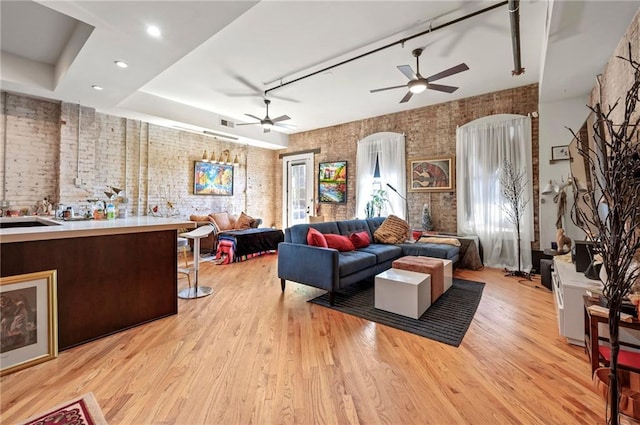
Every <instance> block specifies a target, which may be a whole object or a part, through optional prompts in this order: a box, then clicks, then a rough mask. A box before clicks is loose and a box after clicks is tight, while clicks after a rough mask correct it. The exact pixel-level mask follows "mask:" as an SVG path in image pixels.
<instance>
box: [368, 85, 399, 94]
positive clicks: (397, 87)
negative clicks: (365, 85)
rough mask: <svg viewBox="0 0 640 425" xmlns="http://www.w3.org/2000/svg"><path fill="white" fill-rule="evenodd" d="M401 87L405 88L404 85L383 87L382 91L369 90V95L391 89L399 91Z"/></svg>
mask: <svg viewBox="0 0 640 425" xmlns="http://www.w3.org/2000/svg"><path fill="white" fill-rule="evenodd" d="M402 87H407V85H406V84H403V85H401V86H393V87H385V88H383V89H373V90H369V92H370V93H378V92H379V91H385V90H392V89H399V88H402Z"/></svg>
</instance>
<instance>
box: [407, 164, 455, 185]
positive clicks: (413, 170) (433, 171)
mask: <svg viewBox="0 0 640 425" xmlns="http://www.w3.org/2000/svg"><path fill="white" fill-rule="evenodd" d="M455 172H456V170H455V157H454V156H447V157H440V158H419V159H410V160H409V173H410V175H409V179H410V180H409V192H453V190H454V188H455Z"/></svg>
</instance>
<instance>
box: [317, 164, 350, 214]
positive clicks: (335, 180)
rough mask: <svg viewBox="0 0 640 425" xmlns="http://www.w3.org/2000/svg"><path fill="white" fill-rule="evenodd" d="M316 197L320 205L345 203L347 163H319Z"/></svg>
mask: <svg viewBox="0 0 640 425" xmlns="http://www.w3.org/2000/svg"><path fill="white" fill-rule="evenodd" d="M318 197H319V198H320V202H322V203H331V204H344V203H346V202H347V161H335V162H321V163H320V173H319V174H318Z"/></svg>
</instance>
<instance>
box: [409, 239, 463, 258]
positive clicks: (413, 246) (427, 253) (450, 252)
mask: <svg viewBox="0 0 640 425" xmlns="http://www.w3.org/2000/svg"><path fill="white" fill-rule="evenodd" d="M398 246H399V247H400V248H402V253H403V254H404V255H418V256H419V255H421V256H424V257H433V258H442V259H444V260H451V261H453V262H454V263H455V262H456V261H458V254H459V253H460V248H459V247H457V246H452V245H446V244H435V243H420V242H415V243H403V244H399V245H398Z"/></svg>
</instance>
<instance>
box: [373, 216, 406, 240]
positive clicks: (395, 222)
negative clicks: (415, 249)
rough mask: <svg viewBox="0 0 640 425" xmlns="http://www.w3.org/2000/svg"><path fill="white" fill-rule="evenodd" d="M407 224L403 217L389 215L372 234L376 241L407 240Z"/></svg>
mask: <svg viewBox="0 0 640 425" xmlns="http://www.w3.org/2000/svg"><path fill="white" fill-rule="evenodd" d="M408 235H409V224H407V222H406V221H404V220H403V219H401V218H399V217H396V216H395V215H390V216H389V217H387V218H386V219H385V221H384V222H383V223H382V224H381V225H380V227H378V229H377V230H376V231H375V233H374V234H373V237H374V239H375V241H376V242H380V243H387V244H395V243H401V242H404V241H406V240H407V237H408Z"/></svg>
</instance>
